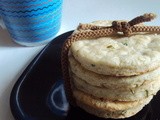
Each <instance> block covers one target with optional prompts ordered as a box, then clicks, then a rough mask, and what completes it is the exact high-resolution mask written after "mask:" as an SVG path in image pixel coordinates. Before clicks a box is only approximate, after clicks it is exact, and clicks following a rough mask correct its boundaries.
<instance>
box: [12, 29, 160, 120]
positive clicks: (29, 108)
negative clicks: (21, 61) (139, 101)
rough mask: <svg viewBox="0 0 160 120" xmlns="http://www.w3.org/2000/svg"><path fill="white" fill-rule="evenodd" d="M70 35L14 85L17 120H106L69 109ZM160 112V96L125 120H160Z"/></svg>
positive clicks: (46, 51)
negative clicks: (64, 60) (64, 58)
mask: <svg viewBox="0 0 160 120" xmlns="http://www.w3.org/2000/svg"><path fill="white" fill-rule="evenodd" d="M71 33H72V31H70V32H67V33H65V34H62V35H60V36H59V37H57V38H55V40H53V41H52V42H51V43H49V44H48V45H47V46H46V47H45V48H44V49H43V50H42V51H41V52H40V53H39V54H38V55H37V57H36V58H35V59H34V60H33V61H32V62H31V63H30V65H29V66H28V67H27V68H26V70H25V71H24V72H23V74H22V75H21V76H20V78H19V79H18V81H17V82H16V84H15V85H14V88H13V90H12V92H11V97H10V106H11V111H12V114H13V116H14V117H15V119H16V120H103V119H101V118H98V117H95V116H93V115H90V114H88V113H86V112H84V111H83V110H82V109H80V108H78V107H72V106H70V107H68V106H69V105H68V102H67V100H66V97H65V93H64V88H63V80H62V73H61V65H60V53H61V48H62V44H63V42H64V41H65V40H66V38H67V37H68V36H69V35H71ZM69 108H70V109H69ZM159 109H160V93H158V94H157V95H156V96H155V97H154V99H153V100H152V101H151V103H150V104H149V105H147V106H146V107H145V108H144V109H143V110H142V111H140V112H139V113H138V114H137V115H135V116H133V117H131V118H127V119H124V120H160V114H159ZM107 120H112V119H107Z"/></svg>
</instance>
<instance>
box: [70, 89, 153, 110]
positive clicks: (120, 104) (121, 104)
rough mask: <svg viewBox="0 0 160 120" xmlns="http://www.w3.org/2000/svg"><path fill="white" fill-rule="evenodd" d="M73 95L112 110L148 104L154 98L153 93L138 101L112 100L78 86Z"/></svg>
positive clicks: (93, 105)
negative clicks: (82, 89) (79, 88)
mask: <svg viewBox="0 0 160 120" xmlns="http://www.w3.org/2000/svg"><path fill="white" fill-rule="evenodd" d="M73 95H74V97H75V98H76V100H78V101H82V102H83V103H85V104H87V105H90V106H92V107H94V108H95V109H101V110H107V111H112V112H114V111H122V110H126V109H130V108H133V107H137V106H139V105H146V104H148V103H149V102H150V101H151V99H152V98H153V96H152V95H151V96H149V97H147V98H145V99H142V100H137V101H111V100H107V99H102V98H96V97H94V96H92V95H90V94H87V93H84V92H82V91H80V90H78V89H76V88H75V89H74V90H73Z"/></svg>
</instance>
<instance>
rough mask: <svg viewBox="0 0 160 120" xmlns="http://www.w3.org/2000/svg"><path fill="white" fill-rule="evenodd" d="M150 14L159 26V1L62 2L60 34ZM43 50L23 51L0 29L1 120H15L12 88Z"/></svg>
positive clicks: (24, 48)
mask: <svg viewBox="0 0 160 120" xmlns="http://www.w3.org/2000/svg"><path fill="white" fill-rule="evenodd" d="M148 12H153V13H156V14H157V15H158V18H157V19H156V20H154V21H152V22H150V23H148V25H160V22H159V21H160V1H159V0H64V4H63V18H62V26H61V30H60V32H59V33H58V34H61V33H64V32H67V31H69V30H73V29H75V27H76V26H77V25H78V24H79V23H87V22H91V21H95V20H117V19H123V20H124V19H126V20H130V19H132V18H134V17H135V16H138V15H142V14H144V13H148ZM43 47H44V46H38V47H22V46H20V45H17V44H15V43H14V42H12V40H11V38H10V37H9V35H8V32H7V31H6V30H2V29H1V28H0V120H14V118H13V116H12V114H11V112H10V106H9V97H10V92H11V90H12V87H13V85H14V83H15V82H16V80H17V79H18V78H19V76H20V75H21V73H22V72H23V70H24V69H25V68H26V66H27V65H28V64H29V63H30V61H31V60H32V59H33V58H34V57H35V56H36V54H37V53H38V52H39V51H40V50H41V49H42V48H43Z"/></svg>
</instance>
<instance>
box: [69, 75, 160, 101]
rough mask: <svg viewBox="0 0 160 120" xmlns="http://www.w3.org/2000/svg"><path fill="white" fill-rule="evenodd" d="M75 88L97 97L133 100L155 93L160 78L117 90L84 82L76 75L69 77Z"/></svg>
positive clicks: (158, 86) (159, 86) (159, 83)
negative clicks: (133, 87)
mask: <svg viewBox="0 0 160 120" xmlns="http://www.w3.org/2000/svg"><path fill="white" fill-rule="evenodd" d="M71 79H72V82H73V84H74V86H75V88H77V89H79V90H81V91H83V92H85V93H88V94H91V95H93V96H95V97H98V98H104V99H105V98H106V99H109V100H118V101H135V100H141V99H144V98H147V97H148V96H150V95H155V94H156V93H157V92H158V91H159V89H160V79H159V80H156V81H151V82H150V83H149V84H145V85H142V86H140V87H138V88H135V89H130V90H119V89H107V88H104V87H102V88H101V87H96V86H92V85H90V84H88V83H86V82H85V81H84V80H82V79H80V78H78V77H77V76H72V77H71Z"/></svg>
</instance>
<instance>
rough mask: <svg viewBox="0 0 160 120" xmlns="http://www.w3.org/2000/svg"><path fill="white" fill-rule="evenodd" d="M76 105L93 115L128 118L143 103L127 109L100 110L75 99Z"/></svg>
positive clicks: (136, 111)
mask: <svg viewBox="0 0 160 120" xmlns="http://www.w3.org/2000/svg"><path fill="white" fill-rule="evenodd" d="M77 105H78V106H79V107H80V108H82V109H83V110H85V111H86V112H88V113H90V114H92V115H95V116H97V117H101V118H113V119H120V118H128V117H131V116H134V115H135V114H137V113H138V112H139V111H141V110H142V108H143V107H144V106H143V105H140V106H137V107H135V108H131V109H128V110H123V111H115V112H112V111H106V110H101V109H95V108H94V107H92V106H89V105H86V104H84V103H82V102H81V101H77Z"/></svg>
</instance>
